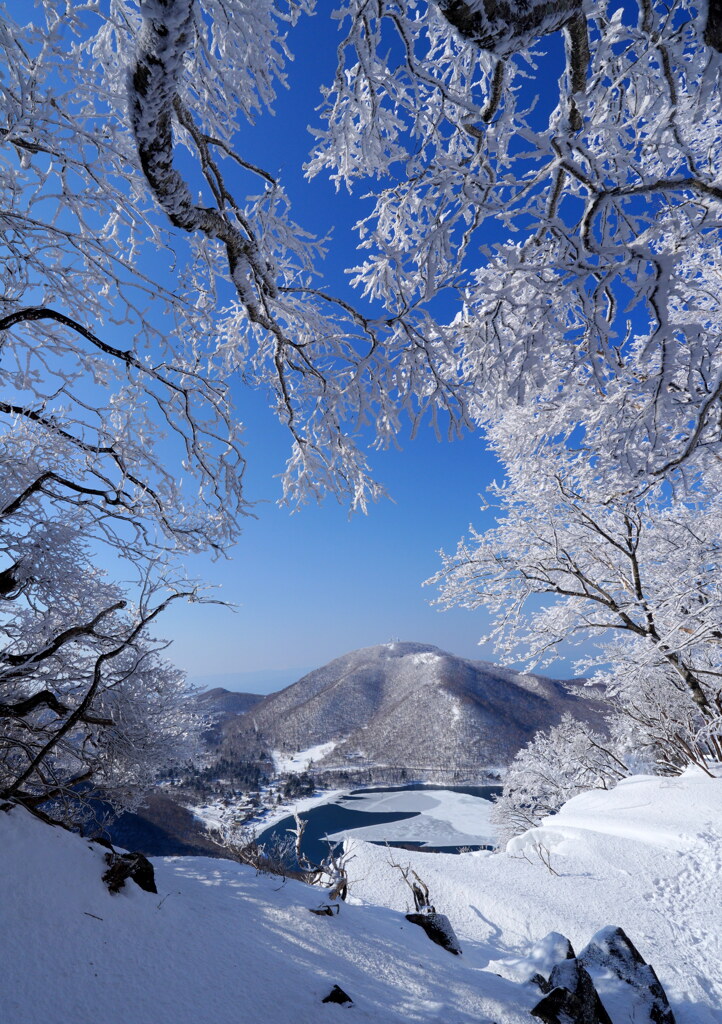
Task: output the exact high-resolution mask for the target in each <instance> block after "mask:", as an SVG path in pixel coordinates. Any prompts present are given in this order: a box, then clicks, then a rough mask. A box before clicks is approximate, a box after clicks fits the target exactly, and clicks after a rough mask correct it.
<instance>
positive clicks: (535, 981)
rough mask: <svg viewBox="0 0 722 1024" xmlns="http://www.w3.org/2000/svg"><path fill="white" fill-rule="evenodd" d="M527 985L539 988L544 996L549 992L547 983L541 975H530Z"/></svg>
mask: <svg viewBox="0 0 722 1024" xmlns="http://www.w3.org/2000/svg"><path fill="white" fill-rule="evenodd" d="M528 984H529V985H536V987H537V988H540V989H541V990H542V992H544V994H546V993H547V992H548V991H549V982H548V981H547V980H546V978H545V977H544V975H543V974H538V973H537V974H532V976H531V978H529V981H528Z"/></svg>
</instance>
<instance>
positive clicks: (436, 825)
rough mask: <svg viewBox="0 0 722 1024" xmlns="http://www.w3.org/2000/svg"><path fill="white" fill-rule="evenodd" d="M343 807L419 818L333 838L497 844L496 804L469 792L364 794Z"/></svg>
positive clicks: (343, 832)
mask: <svg viewBox="0 0 722 1024" xmlns="http://www.w3.org/2000/svg"><path fill="white" fill-rule="evenodd" d="M341 804H342V806H347V807H349V808H351V809H352V810H354V811H364V812H367V813H372V814H388V813H394V812H405V813H408V812H415V813H416V816H415V817H413V818H405V819H403V820H402V821H392V822H386V823H384V824H381V825H366V826H362V827H361V828H354V829H345V830H343V831H340V832H337V833H335V834H334V835H332V836H329V838H330V839H336V840H340V839H344V838H346V837H348V836H352V837H354V838H356V839H364V840H368V841H370V842H385V841H386V842H390V843H405V842H409V843H420V844H421V845H422V847H423V846H431V847H443V846H491V845H493V844H494V843H495V842H496V835H495V832H494V827H493V825H492V824H491V822H490V820H489V816H490V813H491V809H492V806H493V804H492V803H491V802H490V801H489V800H484V799H482V798H481V797H477V796H471V795H469V794H467V793H455V792H453V791H452V790H447V789H434V790H428V789H427V790H400V791H396V792H391V793H363V794H356V795H354V796H353V797H352V799H351V800H348V801H347V802H345V803H344V802H343V801H341Z"/></svg>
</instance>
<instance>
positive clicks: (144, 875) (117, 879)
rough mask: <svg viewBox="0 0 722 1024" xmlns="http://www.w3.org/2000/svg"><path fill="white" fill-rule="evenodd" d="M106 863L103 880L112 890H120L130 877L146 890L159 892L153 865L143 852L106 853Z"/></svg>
mask: <svg viewBox="0 0 722 1024" xmlns="http://www.w3.org/2000/svg"><path fill="white" fill-rule="evenodd" d="M105 863H106V864H107V865H108V870H107V871H106V872H105V874H104V875H103V881H104V882H105V884H106V885H107V886H108V889H109V890H110V891H111V892H120V890H121V889H122V888H123V886H124V885H125V882H126V879H128V878H132V879H133V881H134V882H135V883H136V885H139V886H140V888H141V889H143V890H144V891H145V892H156V893H157V892H158V890H157V889H156V886H155V872H154V870H153V865H152V864H151V862H150V861H149V860H148V858H147V857H144V856H143V854H142V853H106V855H105Z"/></svg>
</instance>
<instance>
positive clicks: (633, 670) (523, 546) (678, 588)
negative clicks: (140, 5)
mask: <svg viewBox="0 0 722 1024" xmlns="http://www.w3.org/2000/svg"><path fill="white" fill-rule="evenodd" d="M566 461H567V464H569V463H571V464H573V463H574V455H573V454H572V455H569V456H568V457H567V459H566ZM567 468H568V465H567ZM563 471H564V460H563V459H562V458H561V456H559V455H558V456H557V457H556V458H554V459H549V460H547V461H546V462H542V461H541V460H536V461H535V462H533V463H532V464H531V465H529V464H528V463H525V462H524V463H518V464H517V465H516V466H515V467H513V468H511V469H510V472H509V478H508V481H507V483H506V485H505V486H503V487H498V488H496V498H497V500H498V503H499V516H498V519H497V526H496V527H494V528H493V529H490V530H488V531H486V532H485V533H476V532H474V531H472V532H471V534H470V536H469V537H468V538H467V539H466V540H463V541H462V542H461V543H460V544H459V546H458V548H457V550H456V552H455V553H453V554H451V555H445V556H443V560H444V566H443V569H442V570H441V571H440V573H439V574H438V575H437V577H435V582H438V583H440V584H441V587H442V596H441V600H442V601H443V602H445V603H447V604H462V605H465V606H466V607H471V608H477V607H484V608H486V609H488V611H489V612H490V613H491V615H492V620H493V626H492V629H491V632H490V634H489V636H488V637H487V638H486V639H490V640H492V641H494V642H495V644H496V646H497V648H498V649H500V650H501V651H503V652H504V654H505V656H506V657H507V659H509V658H512V657H514V656H518V655H520V654H521V655H522V656H523V657H525V658H526V659H527V660H528V661H529V662H530V663H531V664H533V665H538V664H542V665H543V664H548V663H549V662H551V661H552V660H553V659H554V658H555V657H556V656H557V655H558V652H559V648H560V647H561V646H562V645H564V644H569V643H571V644H574V643H577V644H579V643H585V644H587V645H589V647H588V653H586V654H585V656H584V658H582V659H581V660H580V662H579V663H578V668H579V670H580V671H582V672H585V673H588V672H590V671H591V673H592V674H591V682H593V683H598V684H601V685H603V686H604V689H605V691H606V693H607V696H608V698H610V699H612V698H613V700H614V706H615V708H616V709H617V711H619V712H625V713H627V714H628V715H629V717H630V718H632V719H634V720H635V721H636V723H637V725H638V726H640V727H641V725H642V723H643V722H646V726H645V729H646V735H647V746H650V747H655V748H656V751H657V754H658V755H659V756H661V757H662V759H663V760H664V761H666V762H671V763H677V764H679V763H680V761H681V762H682V763H683V762H684V761H688V760H695V759H701V760H702V761H704V757H705V756H713V757H719V755H720V753H722V745H721V744H720V738H719V716H720V712H721V711H722V661H721V660H720V637H722V601H721V598H722V591H721V589H720V587H721V584H722V579H721V575H720V554H721V551H720V532H721V527H722V518H721V517H722V505H721V504H720V500H719V497H718V496H715V495H712V496H709V495H708V496H705V498H704V501H701V502H693V501H692V500H691V498H688V499H687V500H684V501H683V500H677V501H673V500H671V498H670V495H669V494H668V493H667V492H666V490H664V489H660V490H657V491H656V492H655V491H648V492H646V493H645V494H644V495H643V496H642V497H639V498H637V499H636V500H633V499H632V498H631V497H630V496H629V495H622V496H619V497H614V496H612V495H609V494H607V495H606V496H604V497H602V496H598V495H597V496H594V497H590V496H589V494H588V493H585V491H584V489H583V487H581V486H579V481H577V480H576V479H575V478H574V476H573V474H572V473H570V472H567V475H566V476H565V475H562V474H563ZM650 730H651V731H650Z"/></svg>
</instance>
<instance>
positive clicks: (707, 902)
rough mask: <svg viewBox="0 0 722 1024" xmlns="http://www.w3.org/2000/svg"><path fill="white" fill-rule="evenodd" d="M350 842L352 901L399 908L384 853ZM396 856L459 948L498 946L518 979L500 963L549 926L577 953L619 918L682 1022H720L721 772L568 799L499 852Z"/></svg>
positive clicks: (402, 902)
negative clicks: (425, 890) (443, 917)
mask: <svg viewBox="0 0 722 1024" xmlns="http://www.w3.org/2000/svg"><path fill="white" fill-rule="evenodd" d="M349 845H350V846H352V849H353V853H354V855H355V860H354V865H353V868H354V870H353V874H354V876H355V877H357V882H356V885H355V886H354V887H353V890H352V891H353V893H354V895H355V897H356V898H359V899H362V900H368V901H369V902H372V903H374V904H375V905H377V904H379V903H382V904H383V905H384V906H387V907H389V908H395V909H398V910H404V909H406V907H407V904H408V892H407V893H404V892H403V890H402V889H400V888H399V885H398V871H396V870H395V869H393V868H391V867H390V866H389V864H388V860H389V855H388V852H387V851H385V850H383V849H380V848H379V847H376V846H371V845H369V844H366V843H356V842H355V841H354V840H350V841H349ZM393 852H394V855H396V854H397V853H398V851H393ZM396 859H397V860H401V861H402V863H403V865H404V866H405V865H407V864H411V865H413V866H414V867H415V869H416V870H417V871H418V873H419V874H420V875H421V877H422V878H423V879H424V881H425V882H426V883H427V885H428V886H429V889H430V892H431V896H432V899H433V900H434V901H435V903H436V906H437V909H439V910H443V912H444V913H446V914H448V916H449V917H450V918H451V920H452V921H453V923H454V927H455V929H456V932H457V934H458V936H459V938H460V939H461V941H462V945H464V940H467V941H468V940H473V941H475V942H482V943H483V942H489V943H492V944H494V945H496V946H497V948H498V949H499V951H500V952H499V953H498V955H497V956H496V957H495V958H494V959H495V960H496V961H497V962H496V963H492V964H490V965H489V969H490V970H496V971H498V972H499V973H504V974H506V975H508V976H509V977H519V971H518V965H506V967H505V964H504V961H507V960H509V959H511V960H512V961H513V960H514V959H518V958H519V956H520V955H521V956H523V954H524V951H525V950H528V949H529V947H530V946H531V945H532V944H533V943H535V942H537V941H539V940H540V939H541V938H542V937H543V936H544V935H545V934H547V933H548V932H550V931H557V932H561V933H563V934H564V935H566V936H567V937H568V938H569V939H570V940H571V942H572V944H573V946H574V948H575V950H576V951H577V952H580V951H581V949H582V948H583V947H584V946H585V945H586V943H587V942H588V941H589V940H590V939H591V937H592V934H593V933H594V932H596V931H598V930H599V929H601V928H603V927H604V926H606V925H619V926H621V927H622V928H624V930H625V931H626V932H627V933H628V935H629V937H630V938H631V939H632V941H633V942H634V943H635V945H636V946H637V948H638V949H639V951H640V952H641V954H642V955H643V956H644V957H645V959H646V960H647V961H648V962H650V963H651V964H652V965H653V966H654V968H655V969H656V971H657V974H658V975H659V978H660V980H661V981H662V984H663V985H664V987H665V989H666V991H667V995H668V997H669V999H670V1002H671V1004H672V1008H673V1010H674V1013H675V1015H676V1018H677V1024H719V1022H720V1021H722V778H718V779H709V778H708V777H707V776H706V775H704V774H703V773H702V772H699V771H698V770H696V769H688V770H687V771H686V772H685V773H684V775H683V776H682V777H680V778H674V779H662V778H651V777H643V776H635V777H633V778H631V779H627V780H625V781H624V782H622V783H620V784H619V785H618V786H617V788H616V789H614V790H613V791H611V792H607V791H603V790H595V791H593V792H588V793H583V794H581V795H580V796H577V797H575V798H574V799H573V800H570V801H569V802H568V803H567V804H565V806H564V807H563V808H562V810H561V811H560V812H559V813H558V814H557V815H555V816H554V817H551V818H547V819H546V820H545V822H544V824H543V825H542V827H540V828H536V829H531V830H530V831H529V832H526V833H525V834H524V835H523V836H519V837H517V838H516V839H514V840H512V842H511V843H510V844H509V847H508V851H507V852H506V853H502V854H486V853H483V852H482V853H472V854H465V855H463V856H461V857H454V856H451V855H444V854H435V855H433V856H428V855H424V854H418V853H415V852H414V853H407V852H404V853H403V855H402V856H401V857H396ZM544 861H547V862H548V864H549V865H550V866H551V869H552V871H553V872H555V873H552V872H551V871H550V870H548V868H547V867H546V866H545V863H544ZM502 951H505V952H502ZM529 973H531V972H529V971H528V972H527V974H529ZM615 1024H617V1022H616V1021H615ZM622 1024H626V1021H624V1022H622Z"/></svg>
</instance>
